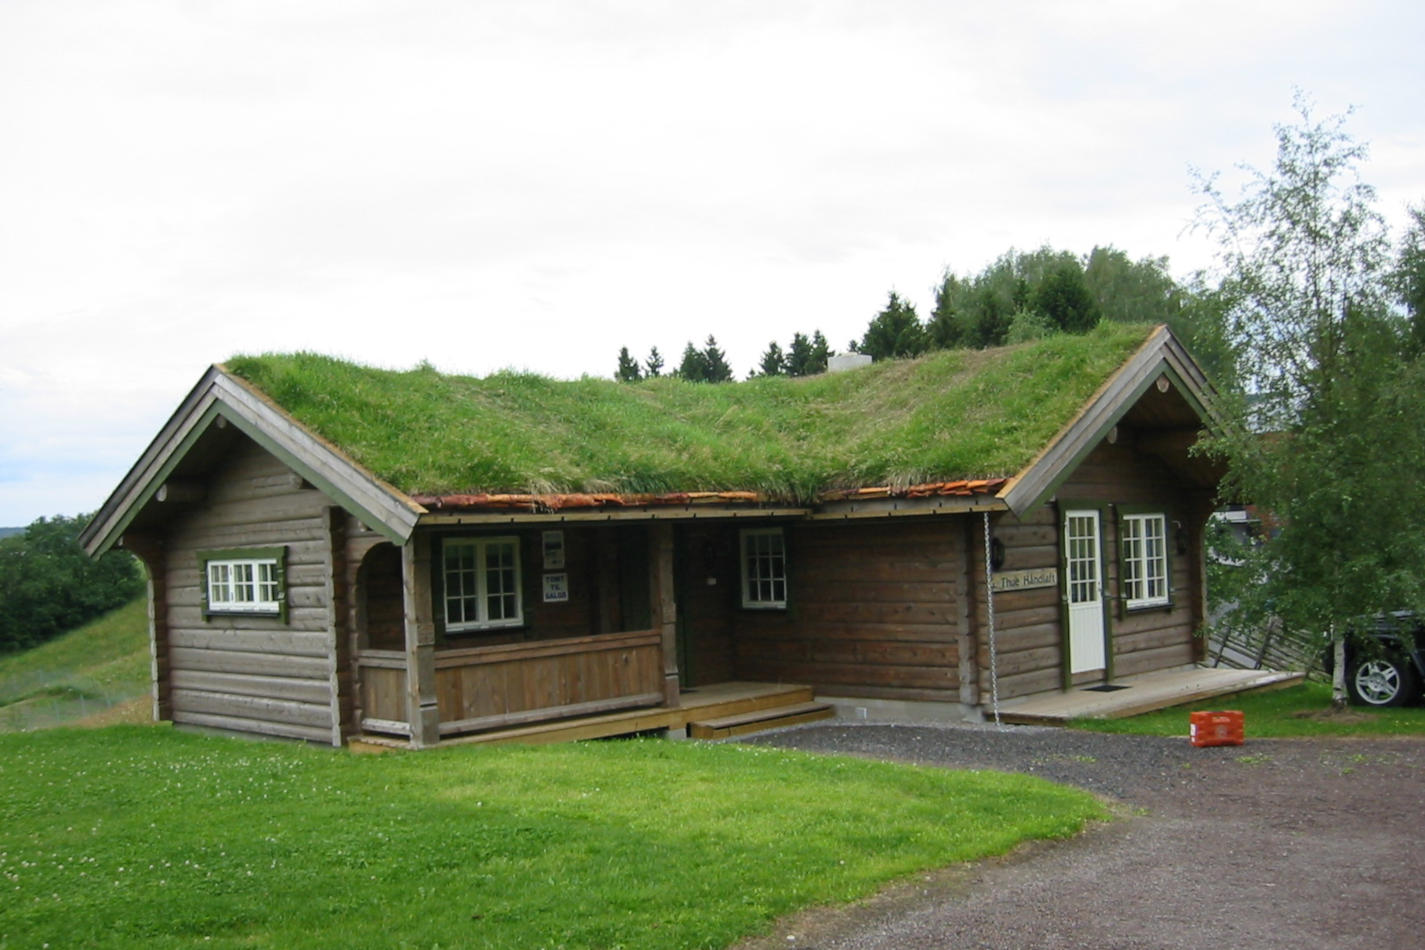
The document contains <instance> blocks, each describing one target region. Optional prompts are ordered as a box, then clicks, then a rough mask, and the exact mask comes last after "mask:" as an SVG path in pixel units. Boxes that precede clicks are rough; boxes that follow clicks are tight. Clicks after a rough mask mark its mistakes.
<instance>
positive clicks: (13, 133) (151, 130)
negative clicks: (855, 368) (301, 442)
mask: <svg viewBox="0 0 1425 950" xmlns="http://www.w3.org/2000/svg"><path fill="white" fill-rule="evenodd" d="M1422 37H1425V4H1420V3H1419V2H1418V0H1401V2H1394V3H1386V2H1370V0H1351V2H1324V0H1323V2H1313V0H1291V2H1282V3H1276V2H1273V3H1253V2H1251V0H1231V2H1215V0H1192V2H1183V3H1174V2H1147V0H1125V2H1120V0H1091V2H1068V0H1044V2H1010V0H1006V2H998V3H985V2H975V3H968V2H966V3H952V2H939V3H932V2H911V0H875V2H854V3H853V2H840V0H816V2H808V3H792V2H775V0H756V2H746V3H743V2H726V0H716V2H713V0H707V2H702V3H690V2H667V3H654V2H593V0H579V2H573V0H549V2H538V0H518V2H478V0H467V2H422V3H416V2H404V3H397V2H381V0H300V2H290V0H274V2H236V0H234V2H202V0H183V2H178V0H154V2H129V0H95V2H67V0H0V525H22V524H27V523H29V522H30V521H32V520H34V518H36V517H38V516H40V515H53V514H61V513H62V514H74V513H78V512H81V511H90V510H93V509H94V508H96V507H98V506H99V504H101V503H102V502H103V500H104V498H105V497H106V496H107V495H108V493H109V491H110V490H112V489H113V487H114V486H115V485H116V484H117V482H118V480H119V479H120V478H121V477H122V476H123V474H124V472H125V471H126V470H127V469H128V467H129V466H130V465H131V464H133V462H134V461H135V460H136V459H137V457H138V456H139V454H140V453H141V452H142V451H143V449H144V447H145V446H146V445H147V444H148V442H149V440H150V439H151V438H152V437H153V436H154V435H155V434H156V433H157V431H158V429H159V428H160V427H161V426H162V425H163V423H164V422H165V420H166V419H167V418H168V416H169V414H170V413H171V412H172V410H173V409H174V408H175V407H176V406H177V404H178V402H179V400H180V399H182V397H183V396H184V395H185V394H186V392H187V391H188V390H189V388H191V386H192V385H193V384H194V383H195V382H196V381H197V379H198V377H199V376H200V375H201V374H202V372H203V371H204V369H205V368H206V367H207V366H208V364H210V363H214V362H220V361H222V360H224V359H226V358H227V357H229V356H231V355H233V354H235V353H250V352H263V351H289V350H296V349H310V350H318V351H323V352H329V353H335V354H338V355H342V356H346V357H350V358H353V359H356V360H359V361H362V362H366V363H372V364H376V365H382V366H391V367H401V368H404V367H408V366H410V365H412V364H414V363H416V362H418V361H420V360H422V359H426V360H429V361H430V362H432V363H434V364H435V365H436V366H438V367H439V368H441V369H444V370H450V371H458V372H468V373H476V374H485V373H488V372H491V371H493V370H497V369H501V368H505V367H516V368H523V369H531V370H534V371H537V372H541V373H544V374H547V375H553V376H561V377H574V376H578V375H580V374H592V375H604V376H607V375H610V374H611V373H612V371H613V369H614V366H615V364H616V356H617V353H618V349H619V347H620V346H623V345H626V346H628V347H629V348H630V349H631V350H632V351H633V352H634V353H635V354H636V355H638V356H640V357H641V356H643V355H645V354H646V353H647V351H648V349H649V347H650V346H657V347H658V348H659V349H660V350H661V351H662V353H663V354H664V355H665V357H667V358H668V360H669V361H670V363H671V362H675V361H676V360H677V358H678V356H679V355H680V354H681V352H682V349H683V346H684V344H685V343H687V342H688V341H689V340H693V341H696V342H698V343H701V342H702V341H703V340H704V339H705V338H706V337H707V335H708V334H709V333H713V334H716V336H717V338H718V341H719V343H720V344H721V345H722V346H723V348H724V349H725V350H726V351H727V353H728V355H729V358H730V361H731V362H732V364H733V366H734V368H735V369H737V371H738V372H739V374H740V375H741V374H745V373H746V372H747V371H748V370H749V369H750V368H751V367H752V366H753V365H754V363H755V362H756V360H757V358H758V356H759V355H760V353H761V352H762V350H763V349H765V347H766V345H767V343H768V341H770V340H772V339H776V340H778V341H780V342H781V343H782V344H783V345H785V344H786V343H787V341H788V340H789V339H790V337H791V336H792V334H793V333H794V332H797V331H802V332H806V333H810V332H811V331H812V330H814V329H820V330H822V331H823V332H824V333H825V334H826V336H827V338H828V339H829V340H830V342H831V344H832V346H833V347H835V348H837V349H844V348H845V346H846V343H847V341H848V340H850V339H851V338H853V337H859V335H860V334H861V332H862V331H863V330H864V328H865V325H866V323H867V321H868V320H869V319H870V318H871V317H872V316H873V315H874V314H875V313H876V311H877V310H878V309H880V307H881V306H882V305H883V304H884V301H885V297H886V293H887V291H889V290H891V289H895V290H897V291H898V292H899V293H901V295H902V296H904V297H907V298H909V299H910V300H911V301H913V302H914V303H915V304H916V305H917V307H918V308H919V310H920V312H921V313H922V315H925V314H926V313H928V312H929V310H930V309H931V308H932V306H933V302H934V301H933V294H932V287H933V286H934V285H935V283H936V282H937V280H938V278H939V276H940V274H941V273H942V271H944V270H945V269H946V268H950V269H951V270H953V271H955V272H957V273H961V274H964V273H972V272H975V271H978V270H979V269H981V268H982V267H983V266H984V265H986V264H987V263H989V262H990V261H991V260H993V259H994V258H995V257H998V256H999V255H1000V254H1002V253H1003V252H1004V251H1006V250H1008V249H1009V248H1011V247H1015V248H1020V249H1032V248H1035V247H1038V246H1040V245H1042V244H1046V243H1047V244H1049V245H1052V246H1053V247H1055V248H1059V249H1065V250H1070V251H1073V252H1075V253H1079V254H1084V253H1087V252H1088V251H1089V250H1090V249H1091V248H1092V247H1093V246H1094V245H1095V244H1103V245H1113V246H1116V247H1118V248H1121V249H1122V250H1124V251H1126V252H1128V253H1129V254H1130V255H1131V256H1133V257H1135V258H1138V257H1144V256H1155V257H1156V256H1167V257H1168V258H1170V260H1171V262H1172V265H1173V270H1174V271H1175V272H1176V273H1178V274H1179V275H1183V274H1186V273H1187V272H1188V271H1189V270H1191V269H1193V268H1195V267H1199V266H1203V265H1205V264H1207V263H1209V262H1210V257H1211V255H1210V248H1208V247H1207V246H1206V245H1205V243H1204V240H1203V238H1201V237H1200V236H1197V235H1194V234H1189V233H1185V227H1186V225H1187V224H1188V223H1189V221H1190V220H1191V218H1192V215H1193V209H1194V207H1195V206H1196V204H1197V200H1196V198H1195V197H1194V195H1193V192H1192V189H1191V181H1192V179H1191V175H1190V171H1189V170H1190V168H1194V167H1195V168H1199V169H1203V170H1208V171H1211V170H1225V171H1229V172H1230V171H1231V169H1232V168H1233V166H1234V165H1236V164H1238V163H1242V162H1246V163H1249V164H1253V165H1257V166H1259V167H1267V166H1268V165H1269V164H1270V162H1271V160H1272V157H1273V152H1274V140H1273V133H1272V126H1273V124H1274V123H1281V122H1289V121H1291V120H1292V119H1293V115H1292V112H1291V101H1292V90H1293V87H1300V88H1301V89H1303V90H1304V91H1305V92H1307V93H1308V94H1309V95H1310V96H1311V97H1312V98H1313V99H1314V100H1315V102H1316V104H1317V109H1318V112H1319V113H1321V114H1323V115H1328V114H1331V113H1336V112H1341V111H1344V110H1345V109H1347V108H1348V107H1352V106H1354V107H1355V109H1356V112H1355V114H1354V115H1353V116H1352V118H1351V119H1350V122H1349V125H1348V129H1349V131H1350V132H1351V134H1352V135H1353V136H1354V137H1355V138H1357V139H1358V140H1361V141H1365V142H1368V143H1370V146H1371V161H1370V164H1369V165H1368V166H1367V168H1366V175H1365V177H1366V178H1367V180H1368V181H1370V182H1371V183H1373V184H1374V185H1376V187H1377V188H1378V190H1379V193H1380V197H1381V210H1382V211H1384V212H1386V213H1387V215H1388V217H1389V218H1390V219H1391V220H1392V221H1394V222H1399V221H1400V220H1401V217H1402V212H1403V209H1404V207H1405V205H1406V204H1407V203H1409V202H1421V201H1422V200H1425V123H1422V118H1425V107H1422V93H1425V67H1422V65H1421V64H1422V59H1421V56H1420V42H1421V38H1422Z"/></svg>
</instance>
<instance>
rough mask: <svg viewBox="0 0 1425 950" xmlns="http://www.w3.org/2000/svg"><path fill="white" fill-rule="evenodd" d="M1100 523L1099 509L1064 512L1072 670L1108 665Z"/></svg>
mask: <svg viewBox="0 0 1425 950" xmlns="http://www.w3.org/2000/svg"><path fill="white" fill-rule="evenodd" d="M1100 527H1101V525H1100V523H1099V513H1098V512H1097V511H1096V510H1094V509H1092V508H1086V509H1082V510H1078V509H1074V510H1069V511H1066V512H1065V513H1064V567H1065V571H1064V584H1065V590H1064V593H1065V596H1066V597H1067V599H1068V607H1069V609H1068V617H1069V672H1070V673H1083V672H1085V671H1086V670H1101V669H1103V668H1104V665H1105V662H1104V661H1105V656H1106V654H1105V652H1104V636H1103V634H1104V630H1103V558H1102V547H1103V545H1102V544H1101V543H1100V538H1101V534H1100Z"/></svg>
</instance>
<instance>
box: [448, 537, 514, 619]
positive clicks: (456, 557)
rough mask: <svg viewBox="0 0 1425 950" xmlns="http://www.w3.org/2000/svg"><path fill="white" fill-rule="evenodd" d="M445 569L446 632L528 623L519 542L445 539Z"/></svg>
mask: <svg viewBox="0 0 1425 950" xmlns="http://www.w3.org/2000/svg"><path fill="white" fill-rule="evenodd" d="M441 565H442V566H441V571H442V575H441V576H442V577H443V579H444V581H445V588H444V594H443V597H444V600H445V629H446V630H447V631H448V632H451V633H461V632H467V631H472V630H493V629H497V628H500V627H518V626H520V625H522V624H523V623H524V604H523V598H522V597H521V596H520V590H521V588H520V539H519V538H515V537H499V538H447V539H446V540H445V541H444V543H443V544H442V545H441Z"/></svg>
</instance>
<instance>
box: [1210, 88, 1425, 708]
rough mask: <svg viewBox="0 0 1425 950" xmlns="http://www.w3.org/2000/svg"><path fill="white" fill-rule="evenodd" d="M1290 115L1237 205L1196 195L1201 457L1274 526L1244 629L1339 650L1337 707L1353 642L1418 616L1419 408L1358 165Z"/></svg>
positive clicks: (1348, 148)
mask: <svg viewBox="0 0 1425 950" xmlns="http://www.w3.org/2000/svg"><path fill="white" fill-rule="evenodd" d="M1296 106H1297V112H1298V115H1299V122H1298V123H1296V124H1292V125H1286V126H1280V127H1278V128H1277V130H1276V131H1277V155H1276V162H1275V165H1274V166H1273V167H1272V169H1271V170H1269V171H1259V170H1256V169H1246V172H1247V175H1248V181H1247V184H1246V186H1245V187H1244V189H1243V190H1242V192H1241V194H1240V196H1239V197H1237V198H1235V199H1229V198H1228V197H1227V196H1226V195H1224V193H1223V192H1222V191H1221V190H1220V188H1219V186H1218V183H1217V180H1216V178H1206V179H1204V178H1199V182H1198V184H1199V190H1200V192H1201V194H1202V195H1203V196H1204V198H1205V199H1206V201H1205V205H1204V210H1203V219H1202V220H1203V222H1204V224H1205V225H1206V226H1207V227H1208V228H1209V229H1210V230H1211V231H1212V232H1213V233H1214V234H1215V235H1216V236H1217V238H1218V240H1219V249H1220V254H1219V262H1220V268H1221V270H1220V276H1221V281H1220V284H1219V286H1218V288H1217V295H1218V300H1217V306H1216V307H1215V308H1214V309H1215V311H1216V312H1217V314H1218V315H1219V318H1220V320H1221V327H1220V336H1221V341H1222V344H1223V345H1224V347H1225V351H1226V354H1227V366H1228V370H1227V372H1226V373H1225V374H1224V375H1223V378H1221V379H1219V380H1218V381H1217V385H1218V389H1219V392H1220V393H1221V397H1222V398H1221V401H1220V407H1221V410H1222V414H1221V419H1220V420H1219V422H1220V425H1219V427H1218V429H1217V431H1216V433H1215V437H1214V438H1213V439H1212V440H1211V442H1210V444H1209V450H1210V451H1212V452H1214V453H1216V454H1218V455H1219V456H1221V457H1222V458H1223V459H1224V460H1225V461H1226V463H1227V469H1228V474H1227V479H1226V482H1225V484H1224V492H1225V494H1226V495H1227V496H1228V497H1229V498H1230V499H1231V500H1240V501H1246V502H1252V503H1255V504H1257V505H1259V506H1260V507H1262V508H1263V509H1264V510H1265V511H1267V512H1268V513H1269V516H1270V517H1271V518H1272V519H1273V521H1274V522H1275V523H1276V524H1277V525H1279V532H1278V533H1277V534H1276V535H1275V536H1274V537H1273V538H1272V539H1271V540H1270V541H1268V542H1267V543H1265V544H1263V545H1262V546H1261V547H1260V548H1259V549H1258V550H1257V552H1256V555H1255V557H1254V559H1253V563H1251V564H1249V565H1248V566H1247V568H1246V569H1247V570H1249V571H1252V572H1254V574H1253V576H1254V579H1256V580H1257V581H1258V583H1255V584H1252V585H1248V587H1247V588H1246V590H1245V592H1244V596H1243V598H1242V601H1241V602H1240V604H1239V611H1240V612H1241V614H1242V616H1243V617H1246V618H1248V619H1250V620H1252V621H1253V622H1254V623H1256V624H1265V623H1266V622H1267V621H1268V619H1269V618H1276V619H1277V620H1279V621H1280V622H1282V623H1284V624H1285V625H1286V626H1287V627H1288V628H1290V629H1293V630H1296V631H1304V632H1310V633H1312V634H1316V635H1319V636H1321V637H1322V639H1323V643H1325V642H1329V643H1331V644H1332V646H1333V652H1334V656H1335V659H1336V662H1335V684H1334V686H1335V688H1334V690H1333V698H1334V701H1335V702H1336V703H1338V704H1340V703H1344V700H1345V679H1344V674H1345V670H1344V663H1343V659H1344V656H1345V638H1346V637H1347V636H1348V635H1349V634H1350V631H1351V630H1352V629H1353V628H1355V627H1358V626H1359V625H1360V624H1361V622H1362V618H1363V617H1368V616H1370V615H1373V614H1377V613H1379V612H1381V611H1385V610H1391V609H1401V608H1417V609H1418V608H1420V607H1425V479H1421V477H1420V472H1421V471H1422V467H1425V449H1422V446H1423V445H1425V441H1422V437H1421V433H1422V432H1425V399H1422V398H1421V396H1420V395H1419V393H1420V391H1421V390H1420V389H1419V385H1420V383H1421V382H1422V380H1421V366H1420V365H1419V363H1418V362H1417V361H1416V360H1415V359H1413V358H1412V357H1411V356H1410V348H1409V346H1408V343H1409V323H1408V321H1407V320H1406V319H1405V316H1404V314H1402V313H1401V311H1400V310H1398V309H1396V308H1394V307H1392V305H1391V304H1392V294H1391V289H1392V278H1393V276H1394V274H1393V268H1392V265H1393V263H1394V259H1393V255H1392V248H1391V243H1390V240H1389V235H1388V232H1387V229H1386V227H1385V224H1384V222H1383V220H1382V218H1381V216H1380V214H1379V213H1378V212H1377V211H1376V209H1375V193H1374V191H1373V190H1372V189H1371V187H1370V186H1369V185H1367V184H1365V183H1364V182H1362V181H1361V180H1360V177H1359V168H1360V165H1361V164H1362V162H1363V161H1364V160H1365V157H1366V149H1365V147H1364V146H1363V145H1361V144H1359V143H1356V142H1354V141H1352V139H1351V138H1350V137H1349V136H1348V135H1347V134H1346V132H1345V129H1344V127H1345V119H1344V117H1333V118H1329V119H1325V120H1318V119H1316V118H1315V117H1314V116H1313V115H1312V112H1311V109H1310V107H1309V105H1308V104H1307V103H1306V102H1305V101H1304V100H1303V99H1302V97H1300V96H1298V98H1297V103H1296ZM1237 622H1238V623H1241V622H1242V618H1241V617H1239V618H1238V619H1237Z"/></svg>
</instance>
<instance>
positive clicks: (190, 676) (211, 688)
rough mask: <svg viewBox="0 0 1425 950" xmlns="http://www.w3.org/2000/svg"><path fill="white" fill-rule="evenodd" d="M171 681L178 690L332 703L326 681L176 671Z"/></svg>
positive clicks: (205, 671) (300, 701) (202, 671)
mask: <svg viewBox="0 0 1425 950" xmlns="http://www.w3.org/2000/svg"><path fill="white" fill-rule="evenodd" d="M169 682H170V683H171V684H172V687H173V689H175V690H179V689H181V690H196V691H200V692H206V693H222V694H226V695H232V696H257V697H263V698H267V699H280V700H290V701H292V702H299V703H329V702H331V684H330V682H329V681H327V680H325V679H322V680H308V679H294V678H292V677H287V676H253V675H249V674H246V673H215V672H210V671H207V670H182V669H174V670H172V672H171V673H170V679H169Z"/></svg>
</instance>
